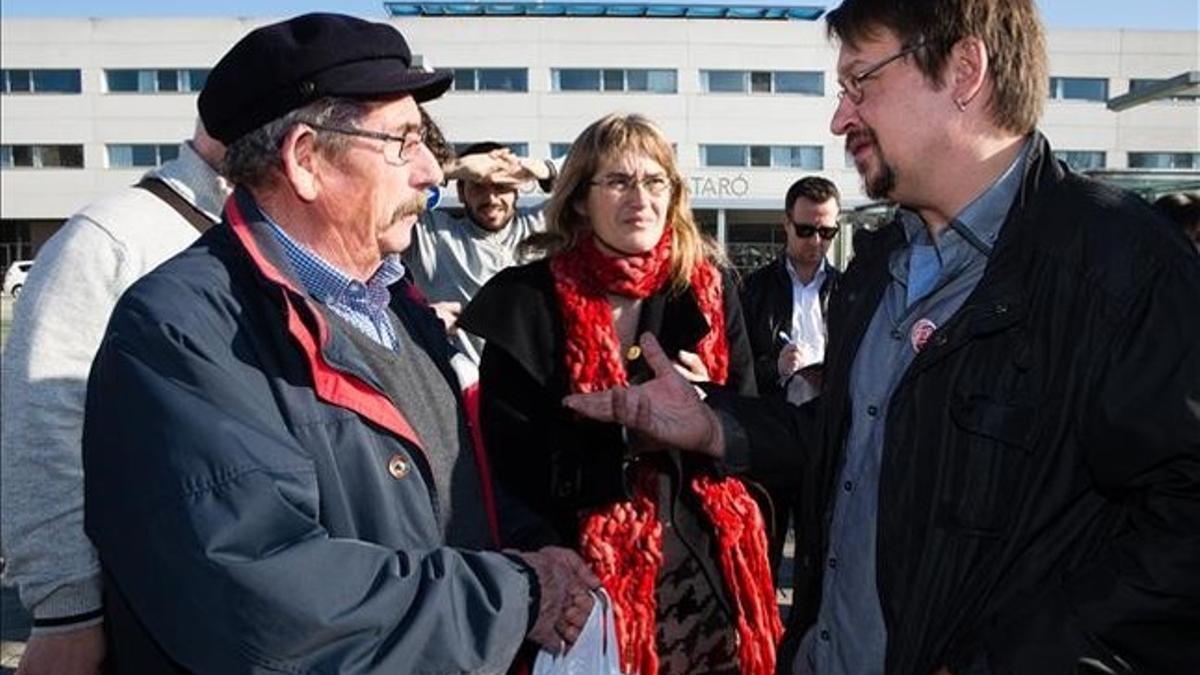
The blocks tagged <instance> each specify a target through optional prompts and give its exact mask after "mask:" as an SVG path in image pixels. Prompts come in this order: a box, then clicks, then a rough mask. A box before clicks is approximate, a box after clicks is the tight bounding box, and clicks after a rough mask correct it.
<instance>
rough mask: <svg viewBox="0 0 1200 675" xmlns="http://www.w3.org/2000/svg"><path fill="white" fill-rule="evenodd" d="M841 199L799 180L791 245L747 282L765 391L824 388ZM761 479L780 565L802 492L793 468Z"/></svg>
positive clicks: (797, 395) (831, 188) (802, 394)
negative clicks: (833, 247) (797, 489)
mask: <svg viewBox="0 0 1200 675" xmlns="http://www.w3.org/2000/svg"><path fill="white" fill-rule="evenodd" d="M840 199H841V196H840V194H839V193H838V189H837V186H836V185H834V184H833V183H832V182H831V181H829V180H827V179H825V178H821V177H820V176H806V177H804V178H801V179H799V180H797V181H796V182H795V183H792V186H791V187H789V188H788V191H787V195H786V196H785V198H784V211H783V217H782V218H781V219H780V220H781V227H782V229H783V233H784V237H785V244H784V248H783V250H782V251H781V252H780V254H779V257H778V258H776V259H775V260H773V261H771V262H770V263H768V264H766V265H764V266H763V267H761V268H759V269H757V270H755V271H754V272H753V273H751V274H750V275H749V276H747V277H746V280H745V282H744V283H743V285H742V293H741V299H742V311H743V312H745V318H746V331H747V333H748V334H749V336H750V349H751V351H752V353H753V354H754V376H755V378H756V380H757V382H758V393H759V395H760V396H764V397H776V398H785V399H786V400H787V401H788V402H789V403H792V404H794V405H800V404H801V403H804V402H806V401H808V400H810V399H812V398H813V397H815V396H816V395H817V394H818V393H819V392H820V388H821V365H822V363H823V362H824V361H825V310H826V308H827V306H828V300H829V293H830V291H831V290H832V289H833V287H834V284H835V283H836V282H837V278H838V276H839V271H838V269H837V268H836V267H834V266H833V265H831V264H830V263H829V261H828V260H827V259H826V258H825V256H826V254H827V253H828V252H829V246H830V244H831V243H833V239H834V237H836V236H837V234H838V214H839V201H840ZM768 478H777V479H780V480H767V479H768ZM761 482H762V483H763V486H764V488H766V490H767V494H768V495H769V496H770V500H771V503H770V505H769V506H770V508H769V509H764V510H763V512H764V513H770V514H772V521H773V522H772V523H771V527H770V532H769V535H770V542H769V554H770V559H771V569H772V570H773V571H775V572H776V573H777V572H778V570H779V563H780V562H781V560H782V558H783V544H784V541H785V540H786V538H787V532H788V528H789V523H790V520H791V518H792V509H793V507H794V506H795V503H796V499H795V497H796V492H795V489H794V486H793V485H792V481H791V478H790V477H789V476H786V475H784V476H779V475H776V476H773V477H767V476H764V477H763V480H762V481H761Z"/></svg>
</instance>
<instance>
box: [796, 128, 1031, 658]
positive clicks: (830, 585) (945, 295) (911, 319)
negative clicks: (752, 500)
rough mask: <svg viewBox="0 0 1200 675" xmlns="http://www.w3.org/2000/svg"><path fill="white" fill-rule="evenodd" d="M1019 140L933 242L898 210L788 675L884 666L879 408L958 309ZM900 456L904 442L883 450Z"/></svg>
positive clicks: (1013, 179)
mask: <svg viewBox="0 0 1200 675" xmlns="http://www.w3.org/2000/svg"><path fill="white" fill-rule="evenodd" d="M1028 152H1029V142H1028V141H1027V142H1026V144H1025V146H1024V148H1023V149H1022V150H1021V152H1020V153H1019V154H1018V156H1017V158H1016V159H1015V160H1014V161H1013V163H1012V165H1011V166H1009V168H1008V169H1007V170H1006V171H1005V172H1004V173H1003V174H1002V175H1001V176H1000V177H999V178H998V179H997V180H996V182H995V183H993V184H992V185H991V187H989V188H988V189H987V190H986V191H984V192H983V194H981V195H980V196H979V197H977V198H976V199H975V200H974V201H973V202H971V203H970V204H969V205H967V207H966V208H964V209H963V210H962V212H961V213H959V214H958V215H957V216H956V217H955V218H954V220H953V221H952V222H951V225H950V227H948V228H946V229H945V230H944V231H943V232H942V233H941V234H940V235H939V236H938V237H937V239H936V240H933V239H931V238H930V236H929V232H928V230H927V229H926V227H925V223H924V221H922V220H921V217H920V216H918V215H917V214H916V213H915V212H913V211H909V210H906V209H901V210H900V211H899V213H898V217H899V219H900V222H901V224H902V225H903V228H904V233H905V236H906V237H907V240H908V245H907V246H903V247H901V248H899V249H897V250H896V251H895V252H894V253H893V254H892V257H891V259H890V261H889V271H890V272H891V276H892V280H891V283H890V284H889V286H888V288H887V290H886V291H885V292H884V296H883V299H882V301H881V302H880V304H879V307H878V308H877V309H876V310H875V314H874V316H873V317H872V319H871V323H870V325H869V327H868V328H867V332H866V334H865V335H864V336H863V340H862V343H861V345H860V346H859V349H858V353H857V354H856V355H855V359H854V364H853V366H852V367H851V369H850V396H851V405H850V415H851V419H850V425H849V427H850V431H849V434H848V435H847V437H846V448H845V454H844V455H843V460H842V461H843V463H842V466H841V474H840V476H839V477H838V483H837V490H836V492H835V495H834V497H833V501H832V504H831V506H830V511H829V514H828V515H829V517H830V528H829V548H828V550H827V551H826V559H825V560H824V561H823V562H824V564H825V565H826V570H825V574H824V578H823V581H822V594H821V606H820V609H819V610H818V613H817V622H816V623H815V624H814V625H813V627H812V628H811V629H810V630H809V631H808V633H806V634H805V636H804V638H803V641H802V642H801V646H800V650H799V652H798V653H797V655H796V661H795V663H794V664H793V668H792V671H793V673H795V674H796V675H810V674H813V673H819V674H820V675H875V674H882V673H883V671H884V655H885V653H886V650H887V628H886V627H885V626H884V621H883V609H882V607H881V605H880V601H879V592H878V589H877V588H876V583H875V582H876V565H877V551H876V548H875V545H876V541H877V538H876V525H877V522H878V509H879V469H880V463H881V462H880V460H881V457H882V454H883V442H884V429H885V428H886V426H887V415H888V404H889V402H890V401H891V398H892V394H893V393H894V392H895V389H896V386H897V385H898V384H899V383H900V379H901V378H902V377H903V375H904V372H905V371H906V370H907V369H908V366H909V364H911V363H912V361H913V358H914V357H915V356H916V354H917V350H918V348H919V346H920V345H923V344H924V343H923V339H922V336H924V338H926V339H927V338H928V333H929V332H931V331H932V330H933V329H934V328H936V327H937V326H942V325H945V323H946V322H947V321H948V320H949V319H950V317H951V316H953V315H954V313H955V312H957V311H958V309H959V307H961V306H962V304H963V302H964V301H965V300H966V298H967V296H968V295H969V294H970V293H971V291H972V290H974V288H975V286H976V284H978V283H979V280H980V278H982V276H983V271H984V268H985V267H986V265H987V259H988V258H987V256H988V253H990V251H991V247H992V246H993V245H994V244H995V241H996V238H997V236H998V235H999V233H1000V228H1001V226H1002V225H1003V224H1004V220H1005V217H1006V216H1007V215H1008V211H1009V208H1010V207H1011V205H1012V203H1013V200H1014V199H1015V197H1016V194H1017V191H1018V190H1019V189H1020V180H1021V175H1022V172H1021V166H1022V165H1023V164H1024V160H1025V157H1026V155H1027V154H1028ZM891 451H892V452H904V448H892V449H891Z"/></svg>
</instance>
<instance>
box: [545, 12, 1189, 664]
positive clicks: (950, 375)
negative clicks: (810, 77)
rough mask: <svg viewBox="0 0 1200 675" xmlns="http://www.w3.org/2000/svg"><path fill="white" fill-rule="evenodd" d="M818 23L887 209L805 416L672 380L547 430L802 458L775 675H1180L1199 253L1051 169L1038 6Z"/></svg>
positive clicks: (866, 241)
mask: <svg viewBox="0 0 1200 675" xmlns="http://www.w3.org/2000/svg"><path fill="white" fill-rule="evenodd" d="M827 18H828V24H829V33H830V35H831V37H833V38H835V39H836V40H837V41H838V42H839V43H840V44H839V56H838V65H837V72H838V80H839V83H840V85H841V87H842V90H843V91H842V95H841V97H840V101H839V104H838V107H837V109H836V110H835V112H834V115H833V119H832V123H831V129H832V131H833V132H834V133H835V134H837V135H840V136H844V137H845V139H846V149H847V151H848V152H849V154H851V155H852V156H853V157H854V163H855V166H856V168H857V169H858V172H859V174H860V175H861V176H862V178H863V181H864V183H865V185H866V188H867V192H868V194H870V195H872V196H875V197H879V198H888V199H890V200H893V201H895V202H896V203H897V204H898V206H899V208H898V209H897V216H896V218H895V219H894V220H893V222H891V223H889V224H887V225H885V226H883V227H881V228H880V229H879V230H877V231H875V232H873V233H870V234H868V235H865V236H863V237H862V238H861V239H859V240H856V241H855V257H854V260H853V261H852V262H851V263H850V265H849V266H848V268H847V269H846V271H845V273H844V274H843V275H842V278H841V281H840V282H839V285H838V288H837V289H836V290H835V291H834V293H833V296H832V297H831V298H830V303H829V305H830V306H829V348H828V350H827V351H826V357H825V373H824V375H825V376H824V382H823V388H822V393H821V397H820V398H819V399H818V402H819V403H818V405H815V406H807V407H803V408H800V409H796V408H791V409H787V407H786V406H774V407H772V406H771V402H770V401H769V400H767V401H763V400H743V399H736V398H733V397H730V396H728V395H725V394H723V393H721V392H713V393H710V394H709V396H708V398H707V399H706V400H705V403H707V404H708V405H704V404H700V403H699V402H698V401H697V397H695V396H694V394H690V388H688V387H686V386H685V383H684V382H681V381H680V380H681V378H679V377H678V375H677V374H674V373H672V372H670V371H671V369H670V368H669V367H667V366H663V367H661V368H659V369H657V370H658V371H661V374H660V376H659V377H657V378H656V379H655V380H652V381H651V382H648V383H645V384H642V385H639V386H637V387H632V388H629V389H627V390H621V391H613V392H601V393H599V394H592V395H589V396H578V397H571V398H569V399H568V401H567V404H568V405H569V406H570V407H572V408H574V409H576V410H578V411H581V412H585V413H587V414H590V415H593V416H595V417H598V418H600V419H610V418H611V419H614V420H616V421H617V422H619V423H622V424H625V425H626V426H632V427H633V428H634V430H636V431H639V432H641V433H644V434H649V435H651V436H652V437H654V438H656V439H657V440H659V441H661V442H665V443H669V444H672V445H674V446H676V447H680V448H684V449H690V450H695V451H700V452H706V453H709V454H712V455H716V456H718V457H723V458H724V460H725V461H726V463H728V464H732V465H734V467H735V468H736V467H737V465H738V463H739V462H740V461H743V460H744V461H746V462H747V463H748V464H749V467H748V468H749V469H750V470H751V471H752V472H753V473H759V474H769V473H770V472H772V471H776V472H777V471H782V470H786V466H783V465H781V464H780V462H781V461H782V460H786V459H787V458H788V455H787V454H786V453H784V452H783V449H788V448H795V447H797V446H798V447H800V448H802V449H804V450H806V451H808V453H807V454H806V456H805V457H804V459H803V461H802V462H800V463H799V464H798V465H795V466H793V470H795V471H797V472H798V473H797V475H796V480H795V483H794V485H795V490H796V491H797V494H798V498H799V499H800V501H801V506H800V510H801V513H802V517H801V518H800V521H799V523H798V524H797V530H798V532H799V537H798V544H797V554H796V560H797V573H796V574H797V585H796V593H795V596H794V598H793V602H794V607H793V611H792V615H791V618H790V626H789V630H788V633H787V635H786V636H785V638H784V641H783V645H782V646H781V648H780V663H781V666H782V667H781V670H782V671H783V672H788V673H792V674H793V675H810V674H813V673H815V674H816V675H851V674H853V675H880V674H883V673H896V674H905V675H907V674H918V675H926V674H929V673H955V674H958V675H976V674H988V673H995V674H998V673H1020V674H1022V675H1026V674H1033V675H1041V674H1046V675H1050V674H1060V673H1073V674H1074V673H1089V674H1090V673H1194V672H1197V666H1198V664H1200V640H1197V639H1196V637H1195V633H1196V630H1195V627H1196V626H1197V625H1200V575H1197V574H1196V570H1197V569H1200V538H1198V536H1197V529H1198V528H1197V523H1200V266H1197V265H1196V264H1195V252H1194V251H1193V250H1192V249H1191V247H1190V246H1188V245H1187V243H1186V242H1185V241H1184V240H1183V238H1182V237H1179V236H1178V233H1177V232H1173V231H1171V225H1170V224H1169V223H1167V222H1165V220H1163V218H1162V217H1161V216H1160V215H1159V214H1157V213H1155V211H1154V210H1153V209H1152V208H1150V206H1149V205H1148V204H1146V203H1145V202H1144V201H1143V200H1142V199H1140V198H1138V197H1136V196H1135V195H1132V194H1129V193H1125V192H1122V191H1121V190H1118V189H1116V188H1114V187H1113V186H1110V185H1104V184H1101V183H1098V182H1095V181H1092V180H1090V179H1087V178H1084V177H1082V176H1078V175H1075V174H1073V173H1071V172H1070V170H1069V169H1068V168H1066V167H1065V166H1063V165H1062V164H1059V163H1058V162H1056V161H1055V159H1054V156H1053V152H1052V150H1051V147H1050V144H1049V142H1048V141H1047V139H1046V138H1045V137H1043V136H1042V135H1041V134H1040V133H1039V132H1038V131H1037V124H1038V119H1039V117H1040V114H1041V109H1042V105H1043V102H1044V101H1045V99H1046V98H1047V93H1046V85H1047V83H1048V81H1049V77H1048V72H1047V71H1048V68H1047V56H1046V47H1045V38H1044V34H1043V30H1042V24H1041V21H1040V18H1039V17H1038V12H1037V9H1036V7H1035V5H1034V2H1033V0H909V1H907V2H895V1H892V0H845V2H843V3H842V4H841V5H840V6H839V7H838V8H837V9H835V10H833V11H832V12H830V13H829V14H828V16H827ZM643 352H644V353H645V354H646V358H647V359H648V360H649V361H650V362H652V363H660V364H661V363H662V361H663V359H661V358H660V356H661V354H660V353H659V352H657V351H656V350H655V348H654V346H653V345H650V344H647V345H644V349H643ZM689 402H690V404H689ZM710 406H711V407H710ZM714 408H715V409H716V410H717V411H719V413H720V414H718V413H716V412H714V410H713V409H714ZM805 413H812V414H813V415H812V416H809V415H806V414H805ZM747 441H748V443H747ZM772 463H775V465H774V466H772Z"/></svg>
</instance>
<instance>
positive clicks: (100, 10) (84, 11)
mask: <svg viewBox="0 0 1200 675" xmlns="http://www.w3.org/2000/svg"><path fill="white" fill-rule="evenodd" d="M610 1H615V2H637V1H638V0H610ZM643 1H646V0H643ZM648 1H650V2H653V1H655V0H648ZM676 1H677V2H678V1H681V0H676ZM693 1H695V2H712V3H715V2H717V1H719V0H693ZM727 1H728V2H729V4H751V5H805V4H810V5H818V6H835V5H836V4H837V3H836V2H825V1H824V0H812V1H811V2H805V1H804V0H776V1H775V2H772V1H771V0H763V1H761V2H747V1H746V0H727ZM1038 5H1040V6H1041V8H1042V15H1043V18H1044V19H1045V21H1046V24H1047V25H1048V26H1050V27H1052V28H1136V29H1164V30H1200V2H1197V0H1038ZM318 10H321V11H337V12H342V13H346V14H355V15H358V16H362V17H368V18H370V17H378V18H382V17H383V16H384V11H383V1H382V0H337V1H336V2H334V1H331V0H324V1H321V0H204V1H203V2H171V1H170V0H167V1H164V0H109V1H107V2H106V1H104V0H101V1H100V2H97V1H96V0H0V20H2V19H3V18H4V17H8V16H12V17H17V16H22V17H27V16H56V17H82V16H86V17H112V16H121V17H128V16H218V17H225V16H237V17H241V16H265V17H277V16H289V15H293V14H301V13H304V12H311V11H318Z"/></svg>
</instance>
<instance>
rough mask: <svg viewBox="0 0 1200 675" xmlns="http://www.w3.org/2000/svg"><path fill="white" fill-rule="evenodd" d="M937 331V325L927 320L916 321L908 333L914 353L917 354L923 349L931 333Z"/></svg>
mask: <svg viewBox="0 0 1200 675" xmlns="http://www.w3.org/2000/svg"><path fill="white" fill-rule="evenodd" d="M935 330H937V324H936V323H934V322H932V321H930V320H929V319H917V321H916V322H915V323H914V324H913V325H912V330H910V331H909V332H908V339H909V341H910V342H912V348H913V351H914V352H917V353H918V354H920V353H921V350H922V349H924V348H925V343H926V342H928V341H929V336H930V335H933V331H935Z"/></svg>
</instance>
